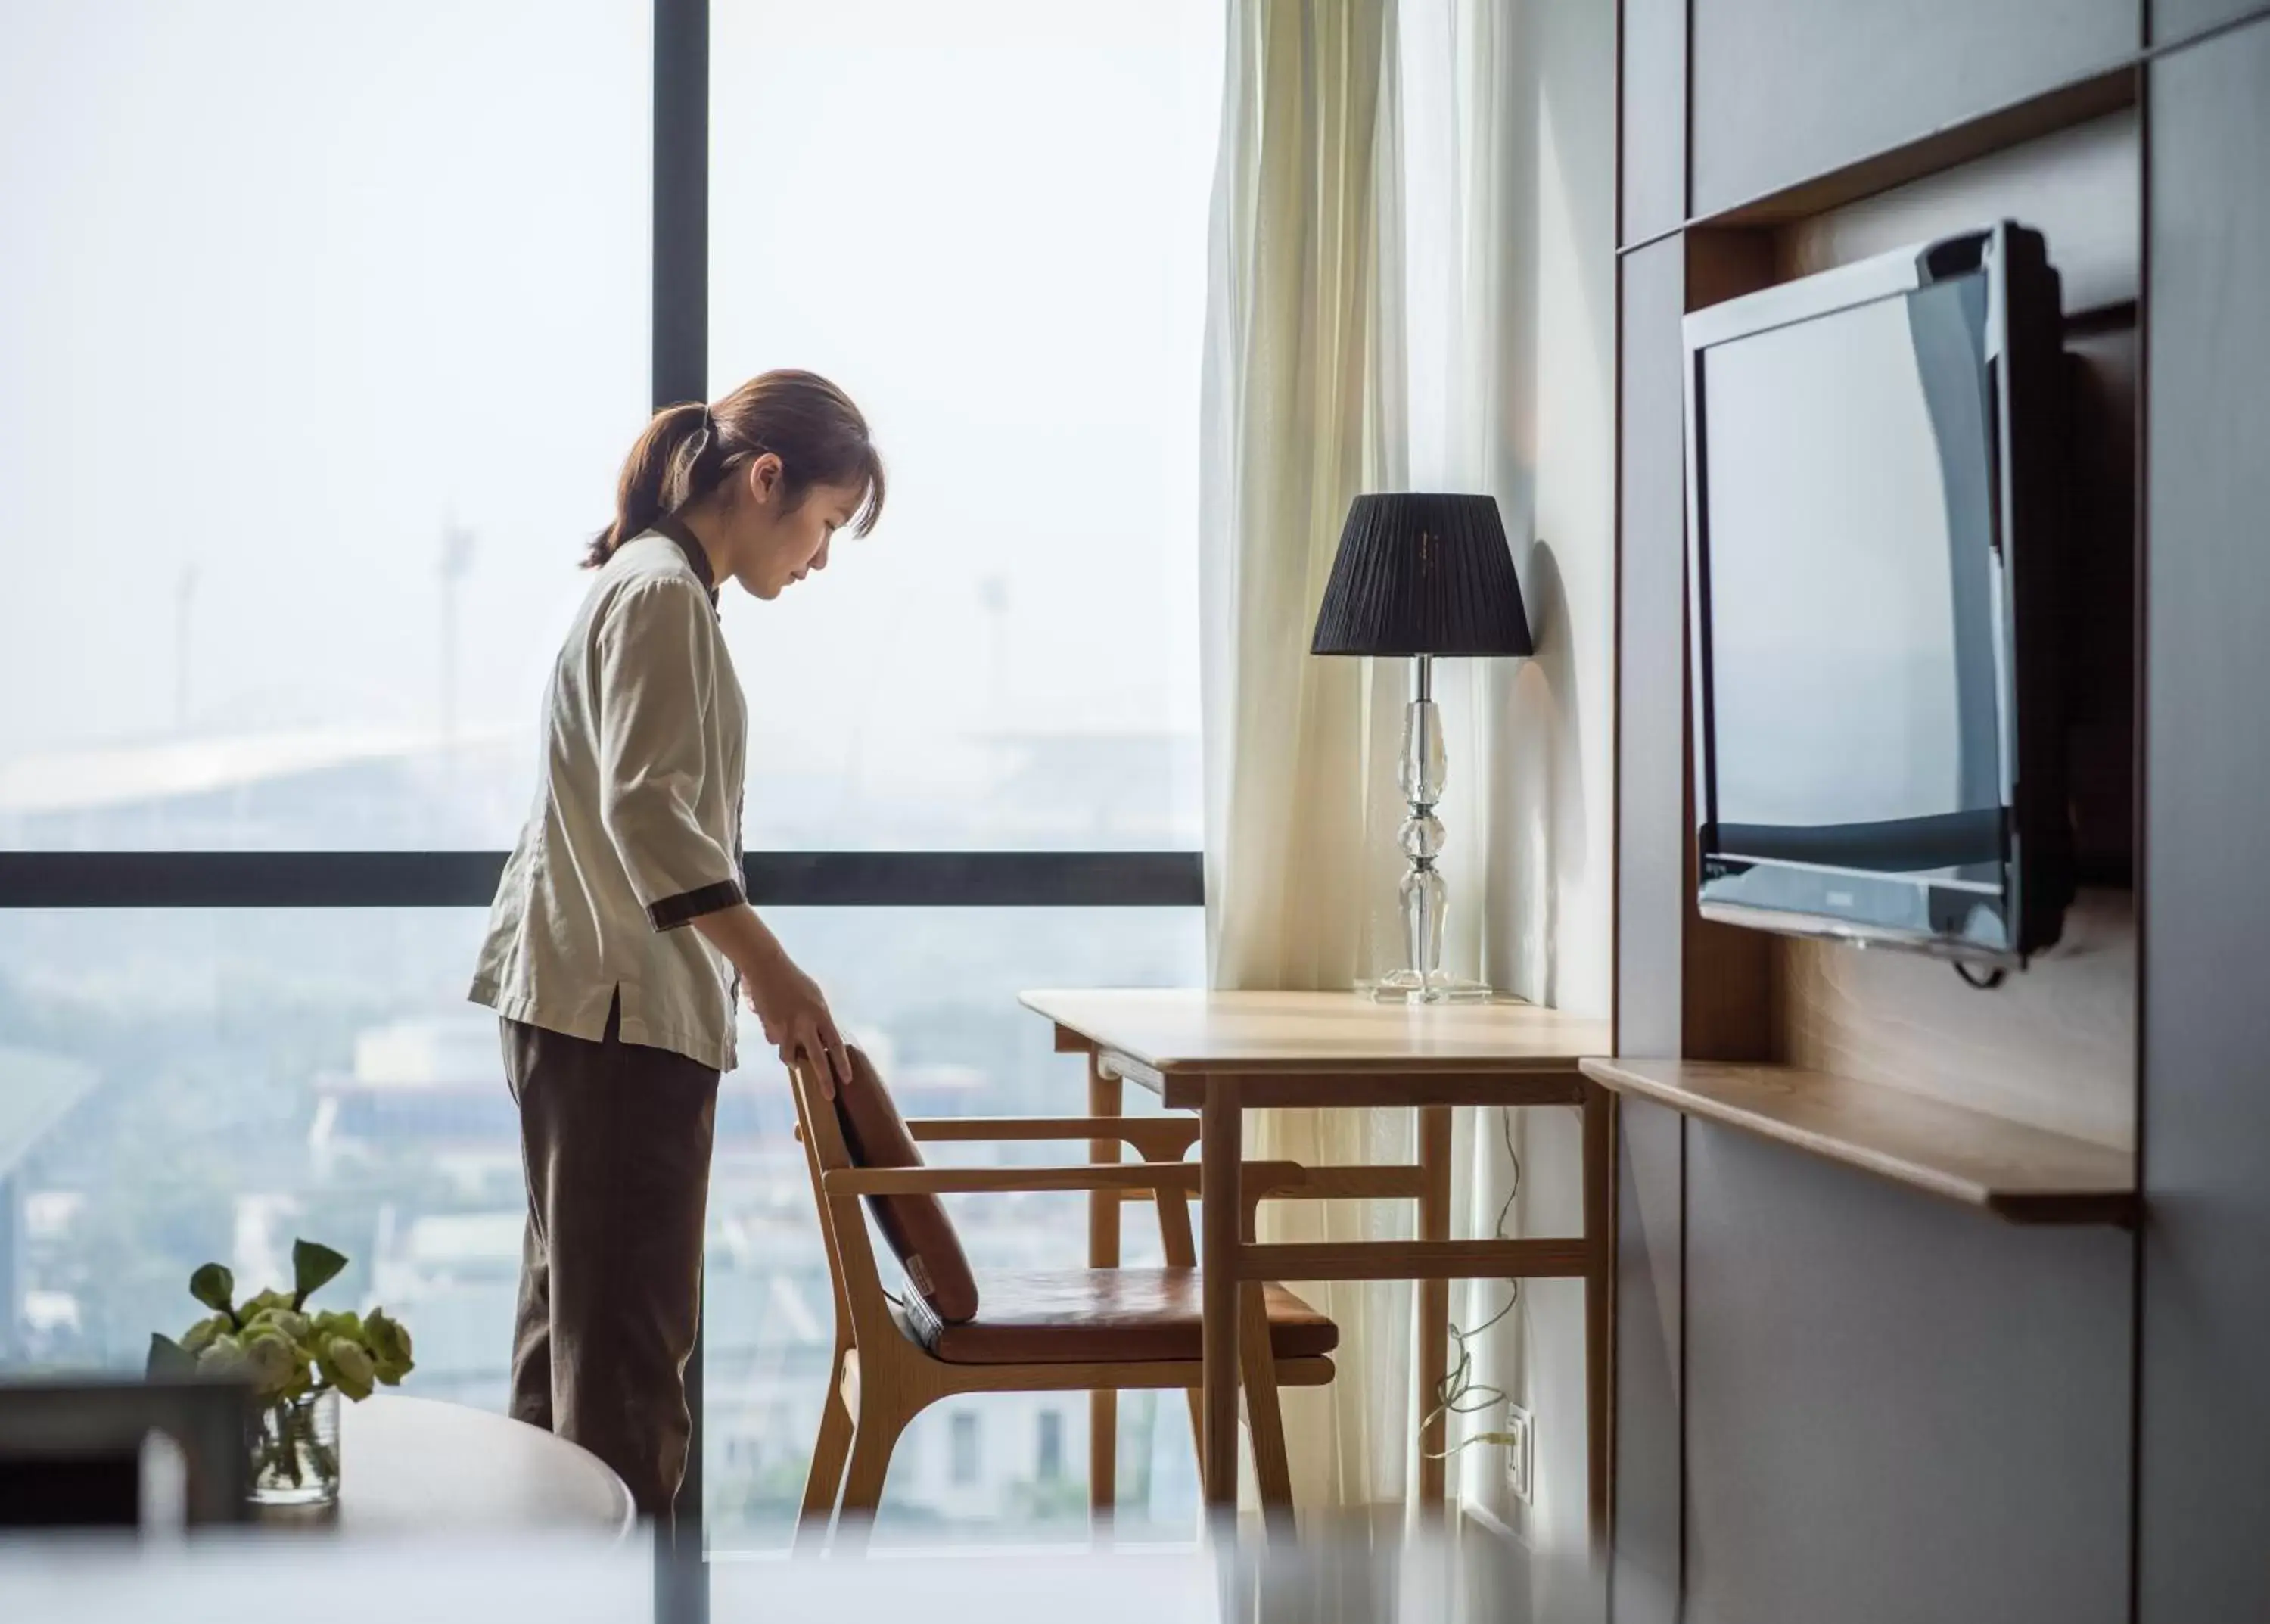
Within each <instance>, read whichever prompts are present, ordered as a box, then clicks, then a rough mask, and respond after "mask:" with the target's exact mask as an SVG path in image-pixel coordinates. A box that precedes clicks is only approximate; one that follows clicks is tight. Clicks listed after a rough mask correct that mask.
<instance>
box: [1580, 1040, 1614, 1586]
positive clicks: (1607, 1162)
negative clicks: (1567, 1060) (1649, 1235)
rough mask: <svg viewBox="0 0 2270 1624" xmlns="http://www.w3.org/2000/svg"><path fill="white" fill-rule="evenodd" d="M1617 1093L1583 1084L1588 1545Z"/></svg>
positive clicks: (1600, 1406) (1606, 1312)
mask: <svg viewBox="0 0 2270 1624" xmlns="http://www.w3.org/2000/svg"><path fill="white" fill-rule="evenodd" d="M1615 1136H1616V1118H1615V1095H1613V1094H1611V1093H1609V1092H1608V1091H1607V1090H1606V1089H1605V1088H1603V1087H1601V1086H1599V1084H1598V1083H1594V1082H1589V1081H1588V1082H1587V1083H1585V1085H1584V1246H1585V1250H1586V1251H1587V1254H1588V1259H1587V1262H1588V1266H1587V1268H1586V1269H1585V1272H1584V1465H1585V1497H1584V1506H1585V1511H1586V1514H1587V1516H1588V1517H1589V1519H1590V1522H1591V1540H1592V1549H1593V1550H1594V1552H1596V1553H1599V1552H1602V1551H1605V1550H1606V1546H1607V1542H1608V1503H1609V1502H1608V1472H1609V1460H1610V1453H1609V1450H1610V1430H1611V1423H1612V1418H1613V1414H1614V1411H1613V1408H1612V1404H1613V1398H1612V1393H1611V1383H1612V1382H1613V1360H1614V1348H1613V1337H1614V1329H1615V1328H1614V1323H1613V1318H1612V1317H1611V1314H1612V1310H1613V1306H1614V1303H1615V1287H1616V1237H1615V1212H1616V1197H1615V1177H1616V1137H1615Z"/></svg>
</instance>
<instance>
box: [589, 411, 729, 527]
mask: <svg viewBox="0 0 2270 1624" xmlns="http://www.w3.org/2000/svg"><path fill="white" fill-rule="evenodd" d="M708 423H709V408H708V407H707V406H705V405H703V404H701V402H700V401H698V400H682V401H679V403H678V404H676V405H674V406H664V408H663V409H662V410H661V411H659V412H656V413H655V414H654V417H653V418H652V419H651V420H649V422H648V424H647V426H646V431H645V432H644V433H643V434H640V435H639V437H638V443H637V444H636V445H634V446H633V447H632V448H631V454H630V455H629V456H627V457H625V458H624V459H623V471H622V477H621V478H619V479H617V480H616V481H615V519H614V523H612V524H610V525H608V526H607V528H606V529H605V530H601V531H600V532H599V533H598V534H597V536H594V537H593V538H591V545H590V551H589V552H586V553H585V554H584V556H583V564H584V567H586V568H587V569H597V568H598V567H599V566H600V565H602V564H604V563H605V562H606V561H607V560H609V559H611V558H612V557H613V556H614V554H615V549H616V548H617V547H619V546H621V545H623V543H625V542H627V541H628V540H629V539H630V538H632V537H634V536H642V535H644V534H645V533H646V532H647V531H649V530H652V529H653V528H654V522H655V521H656V520H657V519H659V518H661V517H662V516H663V515H664V514H667V513H674V512H676V511H677V510H678V508H680V507H682V506H684V505H685V503H686V500H687V498H688V497H689V496H690V495H692V494H693V492H692V486H693V483H694V479H693V476H694V466H695V464H696V463H699V462H700V461H701V458H702V456H703V454H704V453H705V452H707V451H708V450H710V449H711V445H710V444H706V443H703V442H704V441H709V442H714V441H716V434H705V432H704V431H705V430H706V429H707V428H708Z"/></svg>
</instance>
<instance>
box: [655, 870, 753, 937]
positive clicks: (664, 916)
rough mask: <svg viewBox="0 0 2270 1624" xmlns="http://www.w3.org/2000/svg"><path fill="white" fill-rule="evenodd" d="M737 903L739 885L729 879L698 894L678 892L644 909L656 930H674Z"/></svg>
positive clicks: (739, 893) (735, 905)
mask: <svg viewBox="0 0 2270 1624" xmlns="http://www.w3.org/2000/svg"><path fill="white" fill-rule="evenodd" d="M740 901H741V888H740V886H737V885H735V884H734V883H733V882H732V881H731V880H730V879H721V880H719V881H718V882H717V883H716V885H714V886H702V887H701V889H700V890H698V891H681V892H679V894H677V895H676V896H666V897H664V898H663V899H662V900H661V901H658V902H656V903H654V904H653V905H652V906H650V907H649V908H648V909H647V910H646V916H647V918H648V920H649V922H650V923H652V924H653V926H654V928H655V929H656V930H657V931H675V930H677V929H678V928H679V926H680V925H683V924H689V923H692V922H693V921H694V920H696V919H699V918H701V916H702V915H704V914H714V913H717V912H720V911H721V910H723V909H724V908H733V907H737V906H738V905H739V903H740Z"/></svg>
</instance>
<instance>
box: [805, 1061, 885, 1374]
mask: <svg viewBox="0 0 2270 1624" xmlns="http://www.w3.org/2000/svg"><path fill="white" fill-rule="evenodd" d="M789 1089H790V1094H792V1095H793V1096H794V1097H795V1101H796V1117H797V1126H798V1127H799V1128H800V1129H802V1131H803V1134H804V1156H805V1168H807V1169H808V1170H809V1171H810V1173H811V1175H812V1203H813V1205H815V1206H816V1207H817V1208H818V1209H819V1212H820V1238H821V1239H822V1240H823V1241H824V1242H826V1243H827V1271H828V1276H829V1279H830V1282H831V1283H832V1284H833V1285H834V1287H835V1316H836V1318H835V1323H836V1327H837V1334H838V1335H839V1336H842V1337H844V1338H845V1339H846V1340H848V1341H851V1342H855V1343H857V1344H858V1345H859V1346H864V1347H872V1346H880V1345H881V1339H884V1338H886V1337H888V1338H891V1339H899V1338H900V1332H899V1330H898V1327H897V1324H895V1322H894V1319H893V1317H892V1313H891V1298H890V1294H889V1293H888V1292H887V1291H886V1290H885V1288H884V1286H883V1278H882V1270H881V1266H880V1265H879V1264H878V1263H877V1261H876V1257H875V1249H874V1245H873V1242H872V1241H870V1240H869V1238H868V1235H867V1221H866V1219H865V1218H864V1215H863V1213H864V1208H863V1207H862V1205H861V1203H860V1200H859V1198H858V1197H857V1196H840V1195H839V1196H830V1195H829V1194H828V1193H827V1188H826V1185H825V1183H824V1180H825V1178H826V1175H828V1174H830V1173H834V1172H838V1171H841V1170H843V1169H845V1168H850V1167H851V1166H852V1165H853V1162H852V1159H851V1147H850V1146H849V1143H848V1142H847V1141H846V1140H845V1138H844V1137H843V1127H842V1121H841V1119H840V1118H839V1117H838V1116H836V1112H835V1105H834V1102H833V1101H830V1100H829V1099H828V1098H827V1096H826V1095H825V1094H822V1093H821V1092H820V1082H819V1079H818V1078H817V1076H816V1075H815V1074H814V1072H812V1068H811V1066H810V1065H809V1064H805V1063H804V1062H802V1061H799V1062H797V1064H795V1065H792V1066H790V1068H789Z"/></svg>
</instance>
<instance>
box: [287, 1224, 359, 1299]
mask: <svg viewBox="0 0 2270 1624" xmlns="http://www.w3.org/2000/svg"><path fill="white" fill-rule="evenodd" d="M346 1266H347V1260H346V1258H345V1257H344V1256H342V1255H341V1254H339V1253H338V1252H335V1251H333V1250H331V1249H330V1247H328V1246H318V1245H316V1244H315V1242H313V1241H294V1242H292V1289H293V1298H292V1306H293V1308H295V1309H297V1308H302V1307H304V1306H306V1303H307V1301H308V1298H309V1297H310V1296H312V1295H314V1294H315V1293H316V1292H317V1291H320V1290H321V1289H323V1287H324V1286H325V1285H327V1284H328V1283H329V1282H330V1281H331V1280H334V1279H338V1273H339V1271H340V1270H342V1269H344V1268H345V1267H346Z"/></svg>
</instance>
